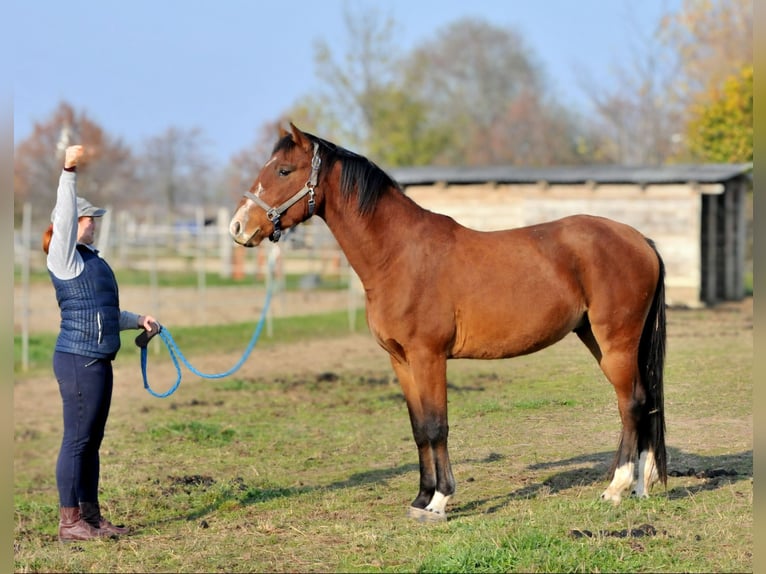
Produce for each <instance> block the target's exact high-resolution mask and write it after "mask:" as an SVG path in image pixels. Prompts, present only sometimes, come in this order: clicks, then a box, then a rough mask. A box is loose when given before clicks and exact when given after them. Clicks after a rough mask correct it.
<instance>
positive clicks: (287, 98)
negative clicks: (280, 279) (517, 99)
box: [4, 0, 682, 164]
mask: <svg viewBox="0 0 766 574" xmlns="http://www.w3.org/2000/svg"><path fill="white" fill-rule="evenodd" d="M681 2H682V0H641V1H640V2H635V1H628V0H533V1H531V2H530V1H529V0H356V1H352V0H280V1H267V0H214V1H207V2H200V1H198V0H130V1H127V2H122V1H105V0H67V1H65V2H62V1H60V0H58V1H53V0H16V1H15V2H14V3H13V4H12V5H11V8H10V11H9V12H8V11H6V12H5V14H4V17H5V18H7V17H10V22H12V23H13V24H12V26H11V28H12V30H11V34H12V38H11V42H12V45H13V50H14V54H13V57H12V58H11V65H12V70H13V73H12V78H13V80H12V83H13V86H12V87H13V130H14V145H16V144H18V142H19V141H22V140H24V139H25V138H27V137H29V135H30V134H31V133H32V130H33V127H34V125H35V123H43V122H45V121H48V120H49V119H50V118H51V117H52V115H53V113H54V111H55V110H56V108H57V107H58V105H59V104H60V103H61V102H62V101H66V102H68V103H69V104H71V105H72V106H74V108H75V109H76V110H77V111H78V112H85V113H86V115H87V116H88V117H89V118H90V119H91V120H93V121H95V122H96V123H97V124H98V125H100V126H101V127H102V128H103V129H104V130H105V131H106V132H107V133H109V134H110V135H111V136H113V137H115V138H120V139H122V141H124V142H125V143H126V144H128V145H129V146H131V147H132V148H133V149H134V151H137V152H140V146H141V145H142V144H143V143H144V142H145V141H146V140H147V139H148V138H150V137H153V136H157V135H160V134H161V133H163V132H164V131H165V130H167V129H168V128H169V127H176V128H182V129H192V128H199V129H201V130H202V132H203V134H204V135H205V137H206V139H207V141H208V153H209V154H210V155H211V157H212V159H213V160H214V161H216V162H220V163H221V164H223V163H225V162H226V161H227V160H228V158H229V157H231V156H232V155H233V154H236V153H237V152H239V151H241V150H242V149H245V148H247V147H249V146H250V145H251V144H252V143H253V142H254V141H255V140H256V137H257V136H258V133H259V131H260V129H261V127H262V126H263V125H264V124H265V123H266V122H270V121H273V120H274V119H275V118H277V117H279V116H280V114H282V113H283V112H284V111H285V110H286V109H287V108H289V107H290V106H292V105H293V104H295V103H298V102H300V99H301V98H302V97H305V96H307V95H309V94H311V93H312V92H313V91H315V90H317V89H320V88H321V82H322V78H318V77H317V75H316V74H315V62H314V46H315V42H316V41H317V40H319V39H322V40H324V41H326V42H327V44H328V45H329V46H330V47H331V49H332V50H333V53H334V54H335V55H336V59H340V58H341V57H342V55H343V54H345V52H346V50H347V49H348V46H347V39H348V32H347V29H346V25H345V23H344V19H343V14H344V9H346V8H350V9H351V12H352V13H358V12H359V11H360V10H366V9H368V8H374V9H375V10H377V11H378V13H380V14H381V15H382V16H390V17H391V18H393V19H394V20H395V21H396V22H397V24H398V28H397V30H396V34H397V36H396V38H395V40H396V45H397V46H399V47H400V50H401V51H402V53H407V52H408V51H409V50H411V49H413V48H415V47H416V46H418V45H420V44H422V43H424V42H426V41H433V40H435V39H436V38H439V37H440V35H441V34H443V33H444V30H445V28H446V26H448V25H449V24H451V23H453V22H455V21H457V20H459V19H461V18H464V17H475V18H481V19H484V20H486V21H487V22H489V23H491V24H494V25H497V26H502V27H510V28H513V29H514V30H516V31H517V32H518V33H519V34H520V35H521V37H522V38H523V40H524V42H525V43H526V45H527V47H528V49H529V50H530V52H531V53H532V55H533V57H534V58H535V59H536V61H537V62H539V63H540V64H541V66H542V68H543V70H544V73H545V74H546V77H547V78H548V82H549V85H550V87H551V89H552V90H553V93H554V95H555V96H556V97H557V98H558V100H559V101H560V102H562V103H564V104H567V105H572V106H573V107H575V108H579V109H583V110H585V109H587V105H588V99H587V97H586V94H585V93H584V91H583V89H582V80H581V79H578V78H582V77H583V76H586V77H588V78H591V79H593V81H594V83H595V84H597V85H602V86H608V85H609V82H610V80H611V79H613V78H614V73H615V70H616V68H617V67H618V66H621V65H624V64H625V62H629V61H632V60H633V59H634V58H635V54H636V50H637V49H639V48H640V41H639V38H640V37H642V36H646V37H648V36H650V35H651V33H652V31H653V30H654V27H655V26H656V24H657V22H658V21H659V18H660V17H661V15H662V14H664V13H666V12H668V11H670V12H673V11H677V10H678V9H679V7H680V6H681ZM317 135H320V136H321V135H322V134H317ZM336 143H338V144H340V145H343V144H344V142H336Z"/></svg>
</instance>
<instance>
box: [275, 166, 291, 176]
mask: <svg viewBox="0 0 766 574" xmlns="http://www.w3.org/2000/svg"><path fill="white" fill-rule="evenodd" d="M291 171H292V170H290V169H289V168H286V167H280V168H279V169H278V170H277V173H278V174H279V177H286V176H288V175H290V172H291Z"/></svg>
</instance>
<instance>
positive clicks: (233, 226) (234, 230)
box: [231, 221, 239, 235]
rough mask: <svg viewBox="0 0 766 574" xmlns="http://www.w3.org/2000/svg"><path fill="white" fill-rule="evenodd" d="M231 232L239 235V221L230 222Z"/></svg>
mask: <svg viewBox="0 0 766 574" xmlns="http://www.w3.org/2000/svg"><path fill="white" fill-rule="evenodd" d="M231 234H232V235H239V221H234V222H232V224H231Z"/></svg>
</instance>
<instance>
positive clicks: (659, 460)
mask: <svg viewBox="0 0 766 574" xmlns="http://www.w3.org/2000/svg"><path fill="white" fill-rule="evenodd" d="M648 241H649V245H651V246H652V249H654V252H655V253H656V254H657V260H658V261H659V265H660V272H659V277H658V279H657V288H656V289H655V291H654V299H653V300H652V306H651V308H650V309H649V314H648V315H647V317H646V322H645V323H644V330H643V333H641V342H640V343H639V347H638V369H639V375H640V377H641V381H642V383H643V386H644V391H645V393H646V402H645V404H644V408H643V412H642V413H641V420H640V423H639V429H640V430H639V450H644V449H645V448H648V449H650V450H652V451H653V452H654V459H655V464H656V465H657V474H658V476H659V479H660V480H661V481H662V483H663V484H664V485H665V486H667V483H668V468H667V453H666V451H665V405H664V391H663V370H664V367H665V339H666V332H665V328H666V323H665V263H664V262H663V261H662V257H661V256H660V254H659V252H658V251H657V248H656V247H655V245H654V243H653V242H652V241H651V240H648Z"/></svg>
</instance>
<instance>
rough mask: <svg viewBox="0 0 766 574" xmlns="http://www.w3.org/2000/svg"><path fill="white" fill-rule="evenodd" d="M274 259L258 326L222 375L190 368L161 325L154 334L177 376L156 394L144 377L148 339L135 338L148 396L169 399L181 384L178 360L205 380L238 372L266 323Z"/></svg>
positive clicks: (171, 337) (168, 333)
mask: <svg viewBox="0 0 766 574" xmlns="http://www.w3.org/2000/svg"><path fill="white" fill-rule="evenodd" d="M272 253H276V251H272ZM274 259H275V258H272V257H271V256H270V257H269V285H268V288H267V290H266V300H265V301H264V303H263V310H262V311H261V318H260V319H259V320H258V324H257V325H256V326H255V331H254V332H253V336H252V337H251V338H250V343H249V344H248V346H247V348H246V349H245V352H244V353H243V354H242V357H241V358H240V359H239V361H237V363H236V364H235V365H234V366H233V367H232V368H230V369H229V370H228V371H224V372H222V373H202V372H200V371H198V370H197V369H195V368H194V367H193V366H192V364H191V363H189V361H188V359H187V358H186V357H185V356H184V354H183V353H182V352H181V350H180V349H179V348H178V345H177V344H176V342H175V340H174V339H173V336H172V335H171V334H170V331H169V330H168V329H167V328H165V327H163V326H162V325H159V332H157V333H155V334H156V335H159V336H160V339H162V340H163V342H164V343H165V346H166V347H167V348H168V352H169V353H170V358H171V359H173V364H174V365H175V367H176V373H177V374H178V378H177V379H176V382H175V383H174V384H173V386H172V387H171V388H170V389H169V390H168V391H166V392H164V393H158V392H156V391H154V390H153V389H152V388H151V387H150V386H149V381H148V379H147V376H146V363H147V354H148V344H147V343H148V339H147V340H146V343H144V344H139V342H138V338H136V344H137V345H139V346H140V347H141V374H142V375H143V377H144V388H145V389H146V390H147V391H148V392H149V394H151V395H153V396H155V397H157V398H160V399H164V398H165V397H169V396H170V395H172V394H173V393H174V392H175V391H176V389H177V388H178V386H179V385H180V384H181V365H180V364H179V359H180V360H181V362H183V364H184V365H186V367H187V368H188V369H189V370H190V371H191V372H192V373H194V374H195V375H197V376H199V377H202V378H205V379H222V378H223V377H228V376H229V375H231V374H232V373H234V372H236V371H237V370H239V368H240V367H241V366H242V365H243V364H244V362H245V361H246V360H247V358H248V357H249V356H250V353H251V352H252V351H253V349H254V348H255V344H256V343H257V342H258V338H259V337H260V336H261V331H262V330H263V324H264V322H265V321H266V313H267V311H268V309H269V304H270V303H271V294H272V291H273V286H274V281H273V273H272V271H273V266H274ZM152 336H153V335H152ZM139 337H141V335H139Z"/></svg>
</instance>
